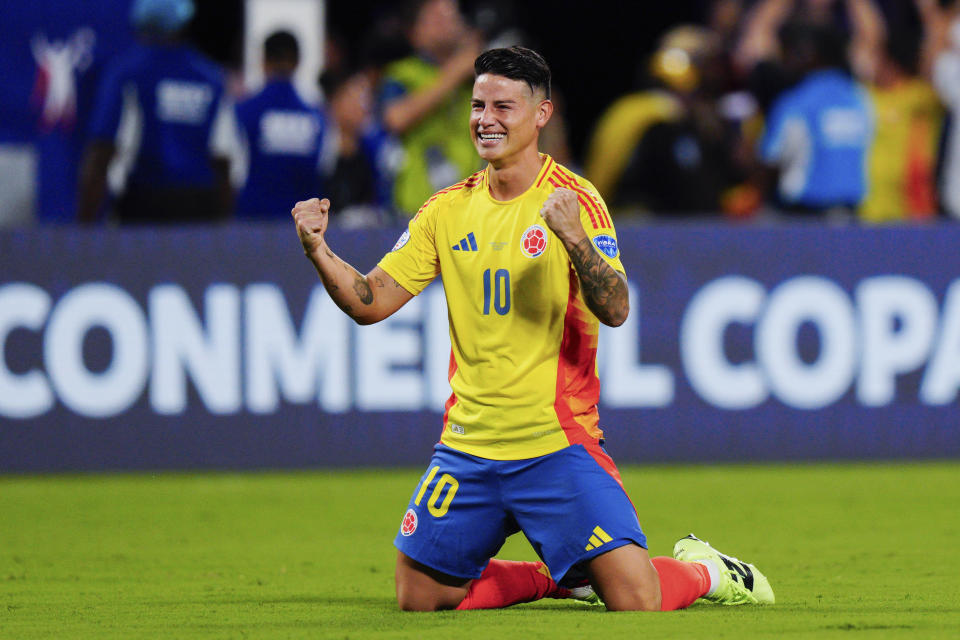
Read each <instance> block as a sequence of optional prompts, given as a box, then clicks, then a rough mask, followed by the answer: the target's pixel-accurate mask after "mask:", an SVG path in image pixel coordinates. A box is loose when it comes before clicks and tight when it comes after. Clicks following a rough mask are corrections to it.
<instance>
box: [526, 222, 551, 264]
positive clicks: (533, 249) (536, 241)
mask: <svg viewBox="0 0 960 640" xmlns="http://www.w3.org/2000/svg"><path fill="white" fill-rule="evenodd" d="M546 248H547V230H546V229H544V228H543V227H541V226H540V225H538V224H534V225H531V226H529V227H527V230H526V231H524V232H523V235H521V236H520V250H521V251H523V255H525V256H527V257H528V258H536V257H539V256H541V255H543V252H544V251H545V250H546Z"/></svg>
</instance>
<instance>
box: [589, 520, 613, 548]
mask: <svg viewBox="0 0 960 640" xmlns="http://www.w3.org/2000/svg"><path fill="white" fill-rule="evenodd" d="M611 540H613V538H611V537H610V534H609V533H607V532H606V531H604V530H603V529H601V528H600V525H597V526H596V527H594V528H593V535H591V536H590V543H589V544H588V545H587V546H586V547H584V551H590V550H591V549H596V548H597V547H601V546H603V545H604V544H606V543H608V542H610V541H611Z"/></svg>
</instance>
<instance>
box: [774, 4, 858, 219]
mask: <svg viewBox="0 0 960 640" xmlns="http://www.w3.org/2000/svg"><path fill="white" fill-rule="evenodd" d="M781 44H782V49H783V52H784V65H785V67H786V68H787V69H788V70H791V69H792V70H795V73H796V74H797V76H798V77H799V78H800V79H799V81H798V82H797V83H796V84H795V85H794V86H793V87H791V88H790V89H787V90H786V91H784V92H783V93H781V94H780V95H779V96H778V97H777V98H776V99H775V100H774V102H773V104H772V105H771V108H770V112H769V115H768V117H767V122H766V128H765V131H764V134H763V137H762V139H761V140H760V149H759V154H760V158H761V160H762V161H763V162H764V163H765V164H766V165H768V166H769V167H770V168H771V169H773V170H774V171H776V173H777V174H778V179H777V194H776V195H777V201H778V204H779V205H780V207H781V208H782V209H783V210H784V211H786V212H788V213H794V214H799V215H805V214H814V215H817V214H823V213H827V212H842V215H847V214H850V213H852V212H853V211H855V210H856V208H857V206H858V205H859V204H860V201H861V200H862V199H863V197H864V194H865V192H866V162H867V151H868V149H869V147H870V143H871V140H872V137H873V123H872V120H873V116H872V113H871V108H870V106H869V105H870V102H869V98H868V97H867V95H866V93H865V90H864V89H863V88H862V87H861V86H860V85H859V84H857V82H856V81H855V80H854V79H853V78H852V77H851V75H850V73H849V71H848V68H847V62H846V49H845V41H844V38H843V37H842V35H841V34H840V33H839V32H838V31H837V30H836V29H835V28H834V27H833V26H832V25H826V24H817V23H803V22H795V23H788V24H786V25H784V28H783V30H782V31H781Z"/></svg>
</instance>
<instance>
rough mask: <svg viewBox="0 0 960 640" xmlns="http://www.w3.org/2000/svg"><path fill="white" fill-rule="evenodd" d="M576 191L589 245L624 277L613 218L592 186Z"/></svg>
mask: <svg viewBox="0 0 960 640" xmlns="http://www.w3.org/2000/svg"><path fill="white" fill-rule="evenodd" d="M577 191H578V193H577V195H578V196H579V200H580V222H581V223H582V224H583V229H584V231H586V232H587V237H588V238H590V243H591V244H592V245H593V248H594V249H596V250H597V252H598V253H599V254H600V257H602V258H603V259H604V260H605V261H606V262H607V264H609V265H610V266H611V267H613V268H614V269H616V270H617V271H619V272H620V273H622V274H624V275H626V270H625V269H624V268H623V263H622V262H620V246H619V245H618V244H617V232H616V230H615V229H614V228H613V218H612V217H611V216H610V212H609V211H607V205H606V203H604V201H603V198H601V197H600V195H599V194H598V193H597V192H596V190H595V189H594V188H593V185H589V186H586V185H585V186H584V187H583V188H581V189H578V190H577Z"/></svg>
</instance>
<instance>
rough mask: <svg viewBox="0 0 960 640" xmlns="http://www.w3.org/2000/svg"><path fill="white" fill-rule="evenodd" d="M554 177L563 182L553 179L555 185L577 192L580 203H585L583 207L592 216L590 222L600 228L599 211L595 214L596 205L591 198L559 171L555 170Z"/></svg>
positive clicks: (551, 181)
mask: <svg viewBox="0 0 960 640" xmlns="http://www.w3.org/2000/svg"><path fill="white" fill-rule="evenodd" d="M553 177H555V178H556V179H557V180H559V181H560V182H561V184H557V183H555V182H553V180H552V179H551V180H550V183H551V184H553V185H554V186H557V187H560V186H562V187H565V188H567V189H570V190H572V191H574V192H576V194H577V198H578V199H579V200H580V203H581V204H582V205H583V208H584V209H586V210H587V214H588V215H589V216H590V222H591V223H592V224H593V228H594V229H599V228H600V225H599V224H598V223H597V216H599V212H597V216H594V212H595V211H596V207H594V206H592V203H591V200H590V198H589V197H588V196H586V195H584V193H583V191H582V190H581V189H579V188H577V187H576V186H574V185H572V184H570V183H569V182H568V181H567V180H565V179H564V178H563V176H562V175H560V174H559V173H558V172H556V171H554V172H553ZM600 220H601V223H602V221H603V219H602V218H601V219H600Z"/></svg>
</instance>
